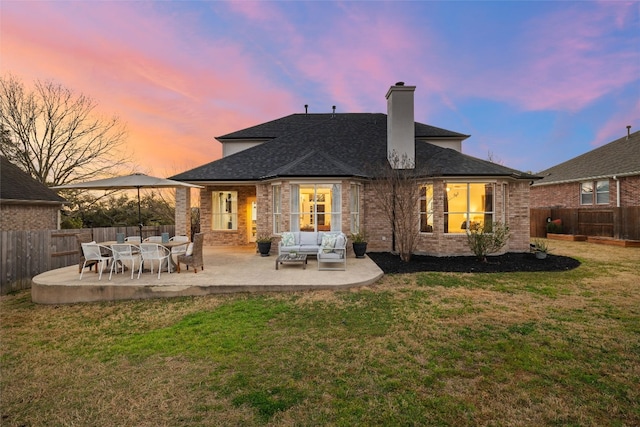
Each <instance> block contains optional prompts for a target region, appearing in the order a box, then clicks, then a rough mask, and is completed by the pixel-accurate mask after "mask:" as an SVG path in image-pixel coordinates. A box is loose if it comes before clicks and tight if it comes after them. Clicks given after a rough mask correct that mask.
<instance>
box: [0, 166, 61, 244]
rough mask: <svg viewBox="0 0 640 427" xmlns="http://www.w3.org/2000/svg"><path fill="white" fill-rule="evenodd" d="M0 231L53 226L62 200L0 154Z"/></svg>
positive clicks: (57, 223)
mask: <svg viewBox="0 0 640 427" xmlns="http://www.w3.org/2000/svg"><path fill="white" fill-rule="evenodd" d="M0 162H1V163H0V231H15V230H57V229H59V228H60V210H61V209H62V205H63V204H64V203H66V200H65V199H63V198H62V197H60V196H58V194H56V193H55V192H54V191H53V190H50V189H49V188H48V187H47V186H46V185H44V184H42V183H40V182H38V181H36V180H35V179H33V178H32V177H31V176H29V174H27V173H26V172H24V171H22V170H21V169H20V168H18V167H17V166H16V165H14V164H12V163H11V162H10V161H9V160H8V159H7V158H6V157H4V156H0Z"/></svg>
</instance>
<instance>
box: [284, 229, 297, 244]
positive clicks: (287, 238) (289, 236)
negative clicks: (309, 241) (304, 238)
mask: <svg viewBox="0 0 640 427" xmlns="http://www.w3.org/2000/svg"><path fill="white" fill-rule="evenodd" d="M281 242H282V246H293V245H295V244H296V238H295V236H294V235H293V233H290V232H284V233H282V240H281Z"/></svg>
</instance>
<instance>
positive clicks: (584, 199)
mask: <svg viewBox="0 0 640 427" xmlns="http://www.w3.org/2000/svg"><path fill="white" fill-rule="evenodd" d="M580 204H581V205H592V204H593V183H592V182H583V183H582V184H580Z"/></svg>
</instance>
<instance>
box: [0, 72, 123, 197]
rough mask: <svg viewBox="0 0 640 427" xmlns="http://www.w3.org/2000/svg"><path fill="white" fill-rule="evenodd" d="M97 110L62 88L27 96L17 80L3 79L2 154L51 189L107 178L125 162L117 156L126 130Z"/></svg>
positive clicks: (41, 86)
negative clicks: (104, 176) (50, 186)
mask: <svg viewBox="0 0 640 427" xmlns="http://www.w3.org/2000/svg"><path fill="white" fill-rule="evenodd" d="M96 106H97V104H96V102H95V101H93V100H92V99H91V98H89V97H87V96H85V95H82V94H80V95H76V94H74V93H73V92H72V91H71V90H69V89H67V88H65V87H63V86H62V85H60V84H56V83H53V82H50V81H47V82H44V83H43V82H40V81H37V82H36V83H35V87H34V89H33V90H32V91H27V90H26V89H25V87H24V84H23V83H22V82H21V81H20V80H18V79H17V78H16V77H14V76H11V75H8V76H6V77H2V78H0V124H1V125H2V131H3V137H2V140H1V144H0V151H1V152H2V154H3V155H4V156H5V157H7V158H8V159H9V160H10V161H11V162H12V163H14V164H16V165H17V166H18V167H20V168H21V169H23V170H24V171H25V172H27V173H29V174H30V175H31V176H32V177H33V178H34V179H36V180H38V181H40V182H42V183H43V184H46V185H62V184H68V183H71V182H75V181H82V180H87V179H91V178H95V177H96V176H98V175H103V174H105V173H106V172H108V171H109V170H110V169H112V168H114V167H116V166H118V165H119V164H120V163H123V162H124V161H125V160H124V158H125V154H124V153H120V154H118V151H119V149H120V148H121V146H122V145H123V144H124V142H125V137H126V129H125V126H124V125H123V124H122V123H121V121H120V119H119V118H118V117H116V116H114V117H111V118H102V117H100V116H99V115H98V114H97V112H96ZM5 132H7V134H6V137H5Z"/></svg>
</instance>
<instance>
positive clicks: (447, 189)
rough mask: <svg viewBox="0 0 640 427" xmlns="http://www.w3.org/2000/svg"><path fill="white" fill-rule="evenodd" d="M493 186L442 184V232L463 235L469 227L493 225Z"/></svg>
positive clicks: (485, 184)
mask: <svg viewBox="0 0 640 427" xmlns="http://www.w3.org/2000/svg"><path fill="white" fill-rule="evenodd" d="M494 187H495V186H494V184H493V183H488V182H445V183H444V200H443V202H444V232H445V233H465V232H466V231H467V230H468V229H469V228H470V227H471V226H483V225H484V224H492V223H493V195H494V194H495V191H494Z"/></svg>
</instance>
